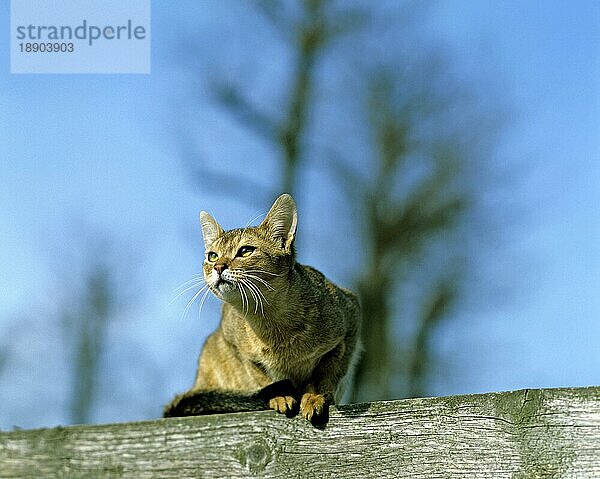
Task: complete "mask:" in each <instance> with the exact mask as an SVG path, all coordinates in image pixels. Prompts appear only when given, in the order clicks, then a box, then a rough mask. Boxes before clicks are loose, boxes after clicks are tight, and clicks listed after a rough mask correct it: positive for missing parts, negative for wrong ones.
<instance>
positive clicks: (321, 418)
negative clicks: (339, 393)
mask: <svg viewBox="0 0 600 479" xmlns="http://www.w3.org/2000/svg"><path fill="white" fill-rule="evenodd" d="M331 404H333V392H331V391H329V392H317V390H316V389H315V387H314V386H312V385H309V386H308V388H307V390H306V392H305V393H304V394H303V395H302V399H301V400H300V412H301V413H302V416H303V417H304V418H305V419H307V420H308V421H310V422H311V423H312V424H313V425H315V426H319V425H324V424H327V421H329V406H330V405H331Z"/></svg>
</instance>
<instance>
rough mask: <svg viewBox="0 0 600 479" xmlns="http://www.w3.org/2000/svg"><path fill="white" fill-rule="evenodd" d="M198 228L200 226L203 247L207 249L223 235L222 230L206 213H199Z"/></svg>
mask: <svg viewBox="0 0 600 479" xmlns="http://www.w3.org/2000/svg"><path fill="white" fill-rule="evenodd" d="M200 226H202V237H203V238H204V246H205V247H206V249H208V248H209V247H210V245H211V244H212V243H213V241H214V240H216V239H217V238H218V237H219V236H220V235H221V234H222V233H223V228H221V227H220V226H219V223H217V222H216V220H215V219H214V218H213V217H212V216H210V215H209V214H208V213H207V212H206V211H201V212H200Z"/></svg>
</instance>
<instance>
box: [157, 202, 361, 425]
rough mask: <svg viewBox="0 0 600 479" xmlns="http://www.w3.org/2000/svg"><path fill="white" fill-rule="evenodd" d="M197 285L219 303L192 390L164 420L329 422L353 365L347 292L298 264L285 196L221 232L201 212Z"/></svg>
mask: <svg viewBox="0 0 600 479" xmlns="http://www.w3.org/2000/svg"><path fill="white" fill-rule="evenodd" d="M200 222H201V226H202V234H203V237H204V245H205V248H206V255H205V259H204V264H203V273H204V279H205V282H206V284H207V286H208V288H209V289H210V291H211V292H212V293H213V294H214V295H215V296H216V297H217V298H219V299H220V300H222V301H223V308H222V315H221V323H220V325H219V327H218V328H217V330H216V331H215V332H213V333H212V334H211V335H210V336H209V337H208V339H207V340H206V342H205V344H204V347H203V349H202V352H201V354H200V359H199V364H198V371H197V374H196V380H195V383H194V386H193V387H192V389H191V390H189V391H188V392H187V393H184V394H182V395H180V396H177V397H176V398H175V399H174V400H173V401H172V402H171V403H170V404H169V405H168V406H167V407H166V408H165V413H164V415H165V417H167V416H182V415H196V414H209V413H215V412H230V411H241V410H252V409H261V408H271V409H274V410H276V411H278V412H280V413H285V414H286V415H288V416H292V415H294V414H296V413H297V412H298V411H299V412H300V413H301V414H302V416H304V417H305V418H306V419H308V420H309V421H311V422H312V423H313V424H322V423H324V422H326V421H327V420H328V409H329V405H330V404H331V403H333V402H335V401H336V400H339V398H340V394H341V393H342V389H343V385H344V382H345V381H344V380H345V378H347V377H348V376H349V374H350V372H351V369H352V366H353V365H354V363H355V362H356V358H357V355H358V351H359V349H360V346H359V343H360V341H359V330H360V308H359V304H358V301H357V299H356V297H355V296H354V294H352V293H351V292H350V291H348V290H346V289H343V288H340V287H338V286H336V285H335V284H333V283H332V282H331V281H329V280H328V279H327V278H325V276H324V275H323V274H321V273H320V272H319V271H317V270H316V269H314V268H312V267H310V266H303V265H301V264H299V263H297V262H296V258H295V251H294V239H295V237H296V226H297V211H296V205H295V203H294V200H293V199H292V197H291V196H290V195H288V194H283V195H281V196H280V197H279V198H277V200H276V201H275V203H274V204H273V206H272V207H271V209H270V211H269V213H268V214H267V216H266V217H265V219H264V221H263V222H262V223H261V224H260V225H259V226H256V227H247V228H241V229H234V230H230V231H224V230H223V229H222V228H221V226H219V224H218V223H217V222H216V221H215V220H214V219H213V218H212V216H210V215H209V214H208V213H206V212H204V211H203V212H201V213H200Z"/></svg>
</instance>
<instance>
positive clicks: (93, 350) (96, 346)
mask: <svg viewBox="0 0 600 479" xmlns="http://www.w3.org/2000/svg"><path fill="white" fill-rule="evenodd" d="M115 294H116V290H115V286H114V285H112V284H111V280H110V273H109V271H108V270H107V268H106V266H104V265H101V264H98V263H94V264H92V266H90V269H89V271H88V273H87V277H86V278H85V280H84V291H83V292H82V298H81V302H80V304H79V305H77V306H76V307H75V309H74V310H72V311H65V312H63V327H64V330H65V335H66V337H67V338H69V342H71V348H72V358H71V361H70V364H71V368H72V369H71V394H70V404H69V414H70V419H71V422H72V423H73V424H84V423H86V422H89V420H90V416H91V412H92V410H93V407H94V399H95V396H96V392H97V387H98V377H99V369H100V363H101V360H102V356H103V354H104V352H105V348H106V334H107V329H108V324H109V322H110V320H111V317H112V315H113V314H114V310H113V307H114V306H115V304H116V301H115V297H114V296H115Z"/></svg>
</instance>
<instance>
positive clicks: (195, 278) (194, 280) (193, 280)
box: [173, 275, 204, 293]
mask: <svg viewBox="0 0 600 479" xmlns="http://www.w3.org/2000/svg"><path fill="white" fill-rule="evenodd" d="M203 281H204V277H203V276H200V275H193V276H192V278H191V279H188V280H187V281H185V282H183V283H181V284H180V285H179V286H177V287H176V288H175V289H174V290H173V293H176V292H177V291H178V290H180V289H181V288H185V287H186V286H188V285H189V284H192V283H199V282H203Z"/></svg>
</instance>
